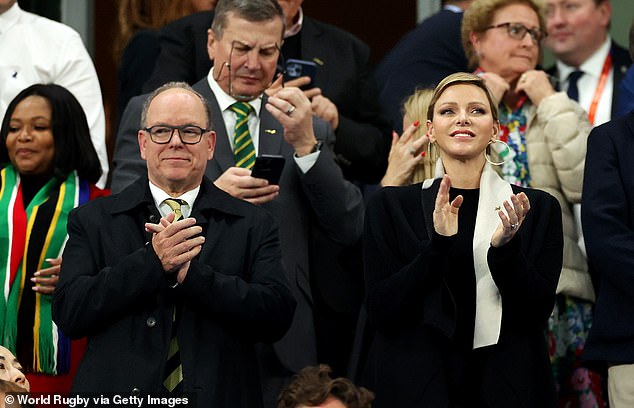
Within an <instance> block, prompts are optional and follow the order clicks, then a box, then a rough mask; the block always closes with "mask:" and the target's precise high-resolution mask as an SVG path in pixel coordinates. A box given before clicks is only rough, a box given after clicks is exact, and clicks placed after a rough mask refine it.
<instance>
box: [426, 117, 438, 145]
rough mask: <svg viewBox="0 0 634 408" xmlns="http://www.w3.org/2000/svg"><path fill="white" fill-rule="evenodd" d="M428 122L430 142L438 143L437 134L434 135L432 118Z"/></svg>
mask: <svg viewBox="0 0 634 408" xmlns="http://www.w3.org/2000/svg"><path fill="white" fill-rule="evenodd" d="M425 123H426V124H427V137H429V143H436V136H434V124H433V123H432V122H431V120H427V122H425Z"/></svg>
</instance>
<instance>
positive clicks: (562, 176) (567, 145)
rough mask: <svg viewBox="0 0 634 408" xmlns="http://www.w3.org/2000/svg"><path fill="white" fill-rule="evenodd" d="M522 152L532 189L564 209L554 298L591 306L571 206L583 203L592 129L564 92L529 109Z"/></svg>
mask: <svg viewBox="0 0 634 408" xmlns="http://www.w3.org/2000/svg"><path fill="white" fill-rule="evenodd" d="M526 117H527V118H528V121H527V126H526V129H527V131H526V151H527V154H528V169H529V171H530V174H531V187H533V188H537V189H540V190H544V191H547V192H548V193H550V194H551V195H552V196H553V197H555V198H556V199H557V200H558V201H559V204H560V205H561V210H562V220H563V231H564V257H563V269H562V271H561V277H560V278H559V285H558V286H557V293H562V294H566V295H571V296H576V297H579V298H582V299H585V300H589V301H594V299H595V294H594V288H593V287H592V281H591V279H590V274H589V273H588V265H587V262H586V259H585V256H584V255H583V253H582V252H581V249H580V248H579V245H578V244H577V239H578V233H577V227H576V225H575V221H574V217H573V214H572V204H576V203H580V202H581V188H582V185H583V168H584V163H585V158H586V143H587V138H588V135H589V134H590V130H591V128H592V127H591V125H590V122H589V121H588V116H587V114H586V112H585V111H584V110H583V108H581V106H579V105H578V104H577V103H576V102H574V101H572V100H571V99H569V98H568V96H567V95H566V94H565V93H564V92H558V93H556V94H554V95H551V96H549V97H546V98H544V99H543V100H542V102H541V103H540V105H539V107H537V109H536V108H535V106H533V105H528V106H527V111H526Z"/></svg>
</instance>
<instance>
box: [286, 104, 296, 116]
mask: <svg viewBox="0 0 634 408" xmlns="http://www.w3.org/2000/svg"><path fill="white" fill-rule="evenodd" d="M295 109H296V108H295V106H293V105H291V107H290V108H288V109H287V110H286V114H287V115H288V116H291V115H292V114H293V112H295Z"/></svg>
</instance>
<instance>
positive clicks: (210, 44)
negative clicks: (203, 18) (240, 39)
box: [207, 28, 217, 61]
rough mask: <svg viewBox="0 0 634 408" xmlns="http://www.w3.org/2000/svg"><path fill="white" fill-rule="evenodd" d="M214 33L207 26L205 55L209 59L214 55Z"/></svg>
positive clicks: (212, 58)
mask: <svg viewBox="0 0 634 408" xmlns="http://www.w3.org/2000/svg"><path fill="white" fill-rule="evenodd" d="M216 46H217V41H216V35H215V34H214V32H213V30H212V29H211V28H209V29H208V30H207V55H208V56H209V60H211V61H213V60H214V57H215V55H216Z"/></svg>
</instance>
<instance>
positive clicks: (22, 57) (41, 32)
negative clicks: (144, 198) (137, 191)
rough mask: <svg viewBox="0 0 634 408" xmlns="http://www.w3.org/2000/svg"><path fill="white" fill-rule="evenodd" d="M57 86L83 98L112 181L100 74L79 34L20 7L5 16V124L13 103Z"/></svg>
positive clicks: (1, 98)
mask: <svg viewBox="0 0 634 408" xmlns="http://www.w3.org/2000/svg"><path fill="white" fill-rule="evenodd" d="M37 83H44V84H46V83H55V84H58V85H61V86H63V87H65V88H67V89H68V90H69V91H70V92H72V94H73V95H75V97H76V98H77V100H78V101H79V103H80V104H81V106H82V108H84V112H85V113H86V117H87V118H88V125H89V127H90V137H91V139H92V143H93V145H94V146H95V150H96V151H97V156H99V162H100V163H101V169H102V171H103V173H102V175H101V178H100V179H99V182H98V183H97V185H98V186H99V187H105V185H106V179H107V177H108V153H107V150H106V123H105V115H104V110H103V101H102V98H101V88H100V86H99V79H98V78H97V72H96V71H95V67H94V65H93V63H92V60H91V58H90V55H89V54H88V51H86V47H84V44H83V43H82V41H81V37H80V36H79V34H78V33H77V32H76V31H75V30H73V29H72V28H70V27H68V26H66V25H64V24H61V23H58V22H56V21H53V20H49V19H47V18H44V17H41V16H38V15H36V14H32V13H27V12H26V11H24V10H22V9H20V7H19V6H18V3H17V2H16V3H15V4H14V5H13V6H12V7H11V8H10V9H9V10H7V11H6V12H4V13H2V14H0V120H2V119H3V118H4V114H5V112H6V110H7V106H8V105H9V103H10V102H11V101H12V100H13V98H15V96H16V95H17V94H18V93H19V92H20V91H22V90H23V89H24V88H27V87H28V86H30V85H33V84H37Z"/></svg>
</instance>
